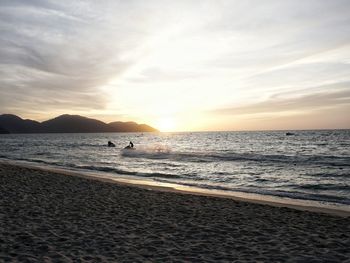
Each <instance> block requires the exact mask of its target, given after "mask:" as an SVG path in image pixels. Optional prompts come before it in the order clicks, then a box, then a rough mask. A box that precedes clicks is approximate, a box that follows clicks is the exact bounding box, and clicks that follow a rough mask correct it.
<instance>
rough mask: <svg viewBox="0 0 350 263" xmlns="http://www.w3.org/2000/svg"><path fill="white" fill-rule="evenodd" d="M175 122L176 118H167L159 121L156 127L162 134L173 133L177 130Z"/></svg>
mask: <svg viewBox="0 0 350 263" xmlns="http://www.w3.org/2000/svg"><path fill="white" fill-rule="evenodd" d="M175 126H176V125H175V121H174V118H171V117H165V118H161V119H159V120H158V122H157V124H156V127H157V128H158V129H159V130H160V131H161V132H171V131H174V129H175Z"/></svg>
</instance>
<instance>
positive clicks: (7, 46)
mask: <svg viewBox="0 0 350 263" xmlns="http://www.w3.org/2000/svg"><path fill="white" fill-rule="evenodd" d="M349 13H350V3H349V1H347V0H335V1H328V0H310V1H301V0H296V1H295V0H286V1H279V0H266V1H264V3H263V4H262V3H261V2H260V1H258V0H247V1H243V0H236V1H230V0H226V1H225V0H224V1H210V0H203V1H191V0H189V1H185V0H184V1H160V0H150V1H141V0H132V1H109V0H107V1H92V0H91V1H88V0H86V1H84V0H77V1H51V0H13V1H10V0H4V1H1V2H0V112H12V113H18V114H23V115H30V114H36V115H39V113H40V112H42V114H43V115H47V114H48V112H50V113H51V115H55V112H64V111H66V112H84V114H86V113H88V114H91V115H96V116H97V115H98V116H102V115H103V114H105V116H110V115H111V114H112V115H113V114H124V115H123V116H127V115H128V113H129V112H132V114H133V115H134V116H137V118H141V117H142V116H144V115H143V114H145V112H151V111H152V114H151V113H149V114H150V115H156V114H157V112H158V111H159V109H163V108H164V105H165V106H168V105H172V106H171V108H173V109H174V110H173V111H174V112H175V111H182V112H186V111H192V110H193V111H197V112H202V111H206V110H208V109H219V110H216V111H215V110H214V111H212V112H216V113H217V114H253V113H258V112H274V113H278V112H286V111H289V112H290V111H292V110H293V108H294V110H295V109H297V108H298V107H299V108H298V110H299V111H301V110H303V111H305V112H306V111H312V110H317V109H320V108H327V107H338V106H339V107H342V106H340V105H344V103H348V102H349V101H348V100H343V102H341V101H342V100H341V98H340V97H341V96H347V95H348V93H347V92H348V91H349V89H350V88H349V86H348V85H347V83H350V68H349V66H350V64H349V61H350V45H349V44H350V27H349V24H350V16H349ZM332 83H333V84H332ZM344 83H346V84H344ZM344 101H345V102H344ZM232 105H234V106H232ZM236 105H239V107H238V106H236ZM344 114H346V112H344ZM208 125H210V124H208Z"/></svg>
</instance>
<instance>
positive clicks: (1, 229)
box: [0, 164, 350, 262]
mask: <svg viewBox="0 0 350 263" xmlns="http://www.w3.org/2000/svg"><path fill="white" fill-rule="evenodd" d="M0 224H1V225H0V262H174V261H176V262H235V261H237V262H242V261H243V262H244V261H250V262H342V261H346V260H348V261H349V260H350V250H349V247H350V219H349V218H344V217H338V216H332V215H327V214H320V213H313V212H307V211H299V210H294V209H290V208H280V207H273V206H268V205H261V204H254V203H248V202H242V201H235V200H232V199H225V198H219V197H205V196H196V195H189V194H179V193H172V192H160V191H154V190H146V189H141V188H138V187H130V186H125V185H120V184H114V183H109V182H102V181H98V180H93V179H86V178H80V177H77V176H69V175H63V174H59V173H54V172H49V171H43V170H38V169H31V168H25V167H18V166H13V165H7V164H0Z"/></svg>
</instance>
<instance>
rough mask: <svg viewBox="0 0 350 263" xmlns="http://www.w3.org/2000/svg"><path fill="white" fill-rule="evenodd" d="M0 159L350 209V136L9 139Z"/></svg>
mask: <svg viewBox="0 0 350 263" xmlns="http://www.w3.org/2000/svg"><path fill="white" fill-rule="evenodd" d="M108 141H112V142H114V143H115V145H116V147H114V148H112V147H107V142H108ZM129 141H132V142H133V143H134V145H135V150H125V149H123V148H124V147H125V146H126V145H128V143H129ZM0 158H2V159H11V160H22V161H28V162H33V163H40V164H41V165H50V166H58V167H64V168H66V169H73V170H85V171H99V172H101V173H108V174H109V175H111V174H112V175H113V176H114V177H122V176H123V175H128V176H135V177H136V176H137V177H146V178H149V179H151V180H153V181H159V182H171V183H176V184H180V185H187V186H196V187H201V188H205V189H220V190H224V191H238V192H245V193H254V194H262V195H269V196H278V197H282V198H284V197H287V198H293V199H303V200H314V201H318V202H321V203H322V202H326V203H333V204H339V205H346V206H347V205H350V130H323V131H294V132H292V135H289V136H288V135H286V132H285V131H258V132H186V133H99V134H9V135H0Z"/></svg>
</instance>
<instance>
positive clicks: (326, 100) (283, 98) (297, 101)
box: [211, 82, 350, 115]
mask: <svg viewBox="0 0 350 263" xmlns="http://www.w3.org/2000/svg"><path fill="white" fill-rule="evenodd" d="M335 87H337V88H338V89H339V88H341V90H336V91H332V89H334V88H335ZM310 89H312V90H314V92H313V93H311V94H304V95H296V94H293V93H292V92H290V93H279V94H278V93H277V94H274V95H273V96H271V97H270V98H268V99H266V100H264V101H261V102H257V103H254V104H250V105H245V106H237V107H230V108H223V109H219V110H214V111H212V112H211V113H214V114H222V115H247V114H266V113H282V112H299V113H300V112H304V111H305V112H310V111H315V110H324V109H327V108H337V107H341V106H344V105H345V106H346V105H350V83H349V82H347V83H338V84H333V85H327V86H322V87H311V88H310ZM316 90H317V91H316ZM298 93H299V94H300V93H302V91H299V92H298Z"/></svg>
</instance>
